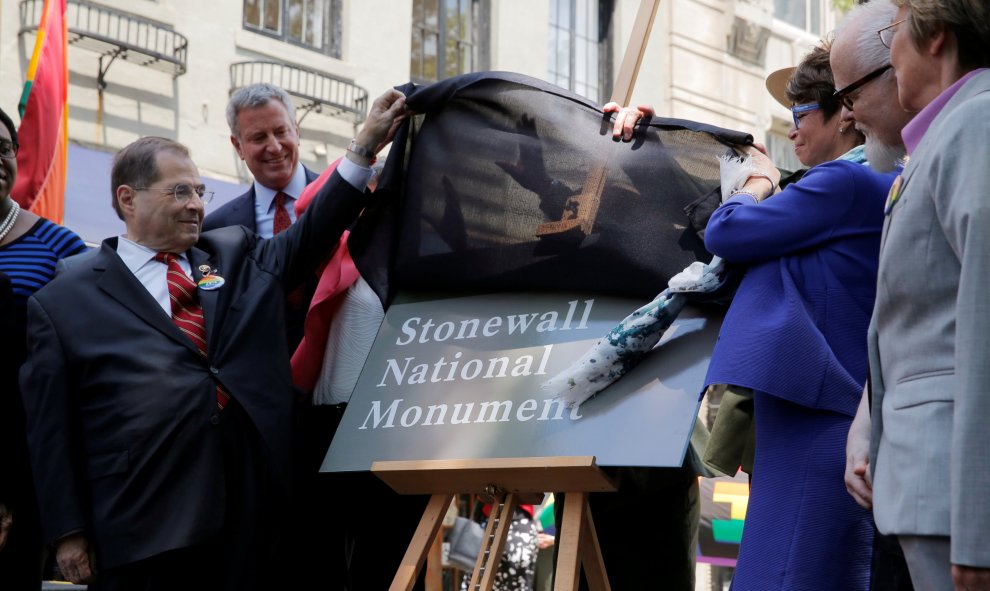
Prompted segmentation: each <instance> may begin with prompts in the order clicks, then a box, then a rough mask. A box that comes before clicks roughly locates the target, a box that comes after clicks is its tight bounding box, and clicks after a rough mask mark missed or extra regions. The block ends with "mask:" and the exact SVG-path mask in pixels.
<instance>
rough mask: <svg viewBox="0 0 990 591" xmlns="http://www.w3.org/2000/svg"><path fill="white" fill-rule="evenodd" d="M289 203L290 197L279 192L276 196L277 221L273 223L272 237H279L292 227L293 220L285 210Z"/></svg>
mask: <svg viewBox="0 0 990 591" xmlns="http://www.w3.org/2000/svg"><path fill="white" fill-rule="evenodd" d="M287 201H289V196H288V195H286V194H285V193H283V192H282V191H279V192H278V194H276V195H275V221H274V222H272V235H273V236H277V235H278V234H281V233H282V232H284V231H286V230H288V229H289V226H291V225H292V219H291V218H289V212H288V211H286V209H285V204H286V202H287Z"/></svg>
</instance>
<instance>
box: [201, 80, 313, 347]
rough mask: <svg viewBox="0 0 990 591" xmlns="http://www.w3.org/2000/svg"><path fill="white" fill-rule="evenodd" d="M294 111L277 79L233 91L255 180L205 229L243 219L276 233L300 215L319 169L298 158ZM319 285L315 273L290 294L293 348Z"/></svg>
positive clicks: (230, 117)
mask: <svg viewBox="0 0 990 591" xmlns="http://www.w3.org/2000/svg"><path fill="white" fill-rule="evenodd" d="M295 113H296V110H295V107H294V106H293V104H292V98H291V97H290V96H289V94H288V93H287V92H285V90H283V89H281V88H279V87H278V86H275V85H273V84H267V83H257V84H251V85H248V86H244V87H242V88H239V89H238V90H237V91H236V92H234V94H233V95H232V96H231V97H230V101H228V102H227V125H228V126H229V127H230V143H231V144H233V146H234V149H235V150H236V151H237V155H238V156H239V157H240V158H241V160H243V161H244V164H246V165H247V167H248V170H250V171H251V175H252V176H254V182H253V183H252V184H251V188H250V189H248V190H247V191H245V192H244V193H243V194H242V195H240V196H238V197H237V198H235V199H233V200H231V201H230V202H228V203H226V204H224V205H223V206H222V207H220V208H218V209H217V210H216V211H214V212H211V213H210V215H208V216H206V219H205V220H204V221H203V230H204V231H210V230H215V229H217V228H223V227H225V226H236V225H241V226H244V227H245V228H247V229H249V230H251V231H253V232H255V233H256V234H258V235H259V236H261V237H262V238H271V237H272V236H273V235H274V234H276V233H279V232H282V231H284V230H285V229H286V228H288V227H289V226H290V225H291V224H292V223H294V222H295V221H296V208H295V202H296V199H298V198H299V196H300V195H301V194H302V191H303V189H305V188H306V185H308V184H309V183H311V182H313V181H314V180H315V179H316V177H317V176H318V175H317V174H316V173H315V172H313V171H311V170H309V169H308V168H306V167H305V166H303V165H302V164H301V163H300V162H299V126H298V125H297V124H296V118H295ZM315 285H316V280H315V279H314V278H307V281H306V282H305V283H304V284H303V288H302V290H301V291H300V292H297V294H296V295H294V296H293V297H292V298H290V299H289V304H288V306H287V308H286V316H287V323H286V330H287V331H288V332H287V335H288V339H289V347H290V348H291V350H290V354H291V352H292V350H295V348H296V345H298V344H299V341H300V339H302V331H303V321H304V320H305V317H306V310H307V309H308V308H309V301H310V299H312V297H313V290H314V288H315Z"/></svg>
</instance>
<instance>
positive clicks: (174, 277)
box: [155, 252, 230, 410]
mask: <svg viewBox="0 0 990 591" xmlns="http://www.w3.org/2000/svg"><path fill="white" fill-rule="evenodd" d="M155 260H156V261H158V262H159V263H165V264H166V265H168V274H167V275H166V276H165V277H166V280H167V281H168V299H169V300H171V302H172V322H174V323H175V325H176V326H177V327H179V330H181V331H182V333H183V334H185V335H186V336H187V337H189V340H190V341H192V342H193V344H194V345H196V349H198V350H199V354H200V355H202V356H203V358H204V359H206V321H205V320H204V318H203V307H202V306H200V305H199V294H198V292H197V291H196V284H195V283H194V282H193V280H192V279H190V278H189V276H188V275H186V274H185V272H184V271H183V270H182V267H180V266H179V256H178V255H175V254H172V253H170V252H159V253H158V254H156V255H155ZM228 401H230V394H229V393H228V392H227V391H226V390H225V389H224V388H223V386H221V385H219V384H217V408H218V409H220V410H223V407H225V406H226V405H227V402H228Z"/></svg>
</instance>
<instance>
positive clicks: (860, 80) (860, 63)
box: [831, 0, 913, 591]
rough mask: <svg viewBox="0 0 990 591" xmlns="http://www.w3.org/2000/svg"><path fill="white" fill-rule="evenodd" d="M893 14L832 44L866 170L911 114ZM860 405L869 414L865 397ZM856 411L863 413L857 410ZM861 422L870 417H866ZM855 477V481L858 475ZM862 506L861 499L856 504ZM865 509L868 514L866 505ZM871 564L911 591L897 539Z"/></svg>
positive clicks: (898, 153) (887, 150)
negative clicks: (893, 51)
mask: <svg viewBox="0 0 990 591" xmlns="http://www.w3.org/2000/svg"><path fill="white" fill-rule="evenodd" d="M894 11H895V8H894V6H893V5H892V4H890V2H888V0H873V1H871V2H865V3H862V4H859V5H857V6H855V7H854V8H853V9H852V10H850V11H849V13H848V14H847V15H846V17H845V18H844V19H843V21H842V22H841V23H840V24H839V26H838V28H837V29H836V31H835V39H834V41H833V43H832V56H831V64H832V74H833V75H834V76H835V85H836V87H837V88H838V89H839V90H837V91H836V96H837V97H838V98H839V99H840V100H841V101H842V104H843V109H844V113H845V114H847V115H848V116H850V117H852V119H853V120H854V121H855V122H856V128H857V129H859V130H860V131H862V132H863V133H864V134H865V136H866V155H867V159H868V161H869V163H870V167H871V168H873V169H874V170H877V171H883V172H888V171H892V170H895V169H899V168H900V167H901V166H902V164H903V162H902V161H903V158H904V155H905V148H904V142H903V141H902V139H901V129H903V127H904V125H905V124H907V122H908V121H910V119H911V114H909V113H908V112H907V111H905V110H904V109H902V108H901V106H900V104H899V103H898V102H897V82H896V78H895V77H894V72H893V69H892V68H891V66H890V49H889V48H887V47H885V46H884V45H883V43H881V42H880V38H879V36H878V35H877V30H878V29H880V28H881V27H885V26H886V25H887V24H889V23H890V22H891V18H892V17H893V16H894ZM862 404H864V405H866V410H868V404H867V395H866V394H864V396H863V401H862ZM860 410H864V409H863V408H862V407H861V409H860ZM861 414H862V413H860V412H857V417H856V418H855V419H854V420H853V424H852V426H851V427H850V440H856V439H857V437H856V433H857V432H858V431H859V430H861V427H859V426H858V422H859V421H860V415H861ZM866 418H867V419H868V418H869V416H868V414H867V416H866ZM865 433H866V435H865V437H866V439H867V444H864V445H862V446H861V448H857V447H856V446H850V447H847V455H846V473H845V480H846V488H847V490H849V491H850V492H851V493H852V494H853V495H854V497H856V496H857V495H858V494H859V493H858V492H857V487H858V486H859V483H860V482H862V480H861V476H862V474H863V473H864V472H865V470H866V461H867V457H868V453H869V446H868V439H869V421H868V420H867V424H866V426H865ZM857 472H858V473H859V475H857ZM858 500H859V501H860V502H861V504H863V503H862V499H858ZM863 506H864V507H867V508H869V505H868V504H864V505H863ZM873 543H874V546H873V562H872V565H871V569H870V573H871V575H870V576H871V579H870V589H872V590H873V591H911V590H912V589H913V586H912V585H911V577H910V575H909V574H908V570H907V564H906V563H905V562H904V555H903V553H902V552H901V548H900V545H899V544H898V543H897V539H896V538H895V537H893V536H885V535H883V534H880V533H879V532H877V531H876V528H874V539H873Z"/></svg>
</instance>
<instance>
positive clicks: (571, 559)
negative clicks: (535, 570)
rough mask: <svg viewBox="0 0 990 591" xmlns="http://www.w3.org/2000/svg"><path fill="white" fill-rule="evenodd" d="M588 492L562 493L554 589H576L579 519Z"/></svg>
mask: <svg viewBox="0 0 990 591" xmlns="http://www.w3.org/2000/svg"><path fill="white" fill-rule="evenodd" d="M587 503H588V493H584V492H568V493H565V494H564V518H563V521H562V522H561V524H560V525H559V526H558V527H557V532H558V536H557V571H556V574H555V575H554V586H553V588H554V591H577V589H578V585H579V584H580V582H581V581H580V576H581V563H580V561H579V560H578V556H579V552H580V546H581V519H582V517H583V514H584V506H585V505H586V504H587Z"/></svg>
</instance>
